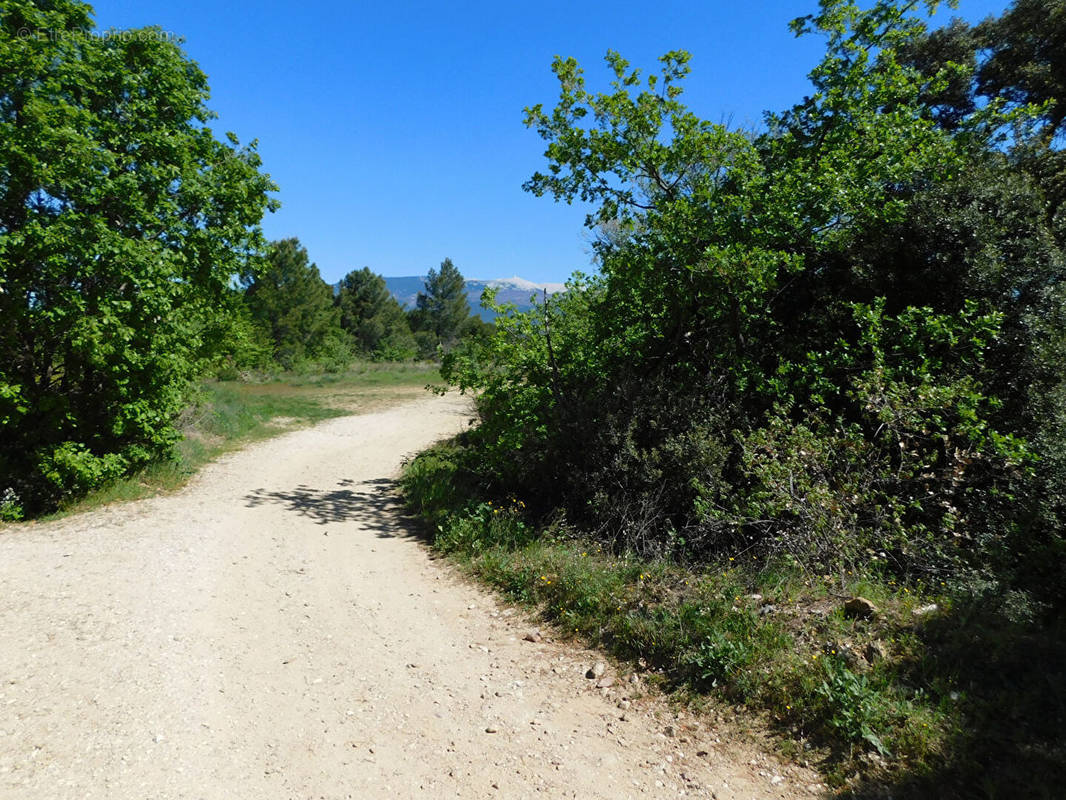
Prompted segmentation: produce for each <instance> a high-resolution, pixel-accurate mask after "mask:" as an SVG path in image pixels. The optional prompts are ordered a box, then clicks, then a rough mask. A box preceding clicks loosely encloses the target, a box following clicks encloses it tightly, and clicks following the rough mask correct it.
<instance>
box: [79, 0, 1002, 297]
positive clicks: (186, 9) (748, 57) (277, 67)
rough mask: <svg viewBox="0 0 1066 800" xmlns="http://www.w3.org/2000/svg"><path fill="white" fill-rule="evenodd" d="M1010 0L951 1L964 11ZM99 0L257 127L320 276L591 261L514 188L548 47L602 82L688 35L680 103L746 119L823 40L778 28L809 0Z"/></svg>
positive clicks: (802, 67)
mask: <svg viewBox="0 0 1066 800" xmlns="http://www.w3.org/2000/svg"><path fill="white" fill-rule="evenodd" d="M1006 5H1007V2H1006V0H962V3H961V5H960V8H959V11H958V12H957V14H958V15H959V16H962V17H964V18H967V19H971V20H974V19H980V18H982V17H984V16H986V15H987V14H990V13H999V12H1000V11H1002V9H1003V8H1004V7H1005V6H1006ZM94 6H95V8H96V19H97V23H98V25H99V26H100V27H101V28H110V27H115V28H129V27H140V26H144V25H159V26H160V27H162V28H163V29H164V30H167V31H171V32H173V33H176V34H179V35H181V36H183V37H185V43H184V48H185V50H186V52H187V53H188V54H189V55H190V56H191V57H192V58H193V59H195V60H196V61H197V62H199V64H200V66H201V67H202V68H203V70H204V71H205V72H206V73H207V74H208V76H209V78H210V82H211V87H212V99H211V103H210V105H211V107H212V108H213V109H214V110H215V111H216V112H218V114H219V115H220V119H219V121H218V124H217V127H218V129H219V130H220V131H227V130H231V131H233V132H235V133H236V134H237V135H238V136H239V137H240V138H241V141H242V142H244V141H248V140H250V139H253V138H257V139H258V140H259V147H260V152H261V154H262V156H263V160H264V169H265V170H266V171H268V172H269V173H270V174H271V175H272V176H273V178H274V180H275V181H276V182H277V184H278V185H279V186H280V192H279V194H278V198H279V199H280V200H281V203H282V208H281V210H280V211H278V212H276V213H275V214H272V215H268V217H267V218H266V219H265V220H264V224H263V227H264V229H265V231H266V233H267V235H268V236H269V237H271V238H275V239H276V238H282V237H285V236H298V237H299V238H300V240H301V241H302V242H303V243H304V245H306V247H307V248H308V251H309V253H310V255H311V258H312V260H314V261H315V262H316V263H317V264H318V266H319V268H320V269H321V271H322V275H323V277H324V278H326V280H329V281H335V280H337V279H339V278H340V277H341V276H342V275H344V274H345V273H346V272H347V271H349V270H350V269H357V268H360V267H363V266H369V267H370V268H371V269H373V270H374V271H376V272H380V273H382V274H385V275H419V274H425V273H426V272H427V271H428V270H429V269H430V268H431V267H435V266H437V265H438V264H439V263H440V261H441V260H442V259H443V258H444V257H445V256H448V257H450V258H451V259H452V260H453V261H454V262H455V264H456V265H457V266H458V267H459V269H460V270H461V271H462V272H463V274H465V275H466V276H467V277H470V278H498V277H506V276H511V275H516V274H517V275H520V276H522V277H524V278H528V279H530V280H536V281H561V280H564V279H565V278H566V276H568V275H569V274H570V273H571V272H572V271H574V270H575V269H586V270H587V269H588V267H589V256H588V244H587V237H586V235H585V233H584V229H583V227H582V222H583V219H584V210H582V209H580V208H578V207H568V206H566V205H558V204H556V203H554V202H553V201H552V200H551V199H550V198H535V197H533V196H531V195H527V194H526V193H524V192H523V191H522V189H521V185H522V182H523V181H524V180H526V179H527V178H528V177H529V176H530V175H531V174H532V173H533V172H534V171H536V170H537V169H540V168H542V166H543V164H544V159H543V155H542V154H543V151H544V143H543V142H542V141H541V139H540V138H539V137H538V136H537V135H536V133H535V132H534V131H532V130H528V129H526V128H525V127H524V125H523V124H522V118H523V114H522V109H523V108H524V107H525V106H527V105H532V104H535V103H538V102H541V103H544V104H545V106H546V107H549V108H550V107H551V106H552V104H553V103H554V100H555V97H556V95H557V88H556V84H555V80H554V77H553V76H552V74H551V72H550V69H549V67H550V64H551V60H552V58H553V56H555V55H556V54H558V55H563V56H574V57H575V58H577V59H578V61H579V62H580V63H581V64H582V66H583V67H584V68H585V72H586V76H587V78H588V80H589V84H590V86H591V87H592V88H600V87H603V86H604V85H605V84H606V68H605V67H604V65H603V56H604V54H605V53H606V51H607V50H608V49H609V48H611V49H615V50H618V51H619V52H620V53H621V54H622V55H623V56H624V57H625V58H627V59H628V60H629V61H630V62H631V63H632V64H633V65H634V66H641V67H647V68H654V67H655V66H656V58H657V57H658V56H660V55H662V54H663V53H665V52H667V51H668V50H673V49H678V48H681V49H685V50H689V51H690V52H691V53H692V54H693V60H692V64H691V66H692V69H693V74H692V75H691V76H690V78H689V79H688V81H687V89H686V93H685V98H686V102H687V103H688V105H689V107H690V108H691V109H692V110H694V111H695V112H696V113H697V114H699V115H700V116H702V117H704V118H706V119H710V120H712V121H716V122H717V121H728V120H731V121H732V122H733V123H735V124H738V125H744V124H748V125H752V124H758V123H759V122H760V121H761V119H762V112H763V111H764V110H766V109H775V110H779V109H783V108H786V107H788V106H789V105H791V104H792V103H793V102H795V101H796V100H798V99H799V98H801V97H802V95H803V94H804V93H805V92H806V91H807V88H808V86H809V84H808V83H807V80H806V77H805V76H806V73H807V72H808V71H809V70H810V68H811V67H812V66H814V64H815V63H816V62H817V60H818V57H819V55H820V52H821V41H820V40H818V39H816V38H813V37H805V38H803V39H799V40H797V39H796V38H795V37H793V36H792V34H791V33H790V32H789V31H788V27H787V23H788V21H789V20H790V19H792V18H793V17H796V16H799V15H802V14H806V13H810V12H811V11H813V10H814V8H815V7H816V0H748V2H746V3H741V4H737V3H735V2H723V1H721V0H704V2H676V1H675V0H665V2H662V3H659V4H658V5H655V6H653V5H652V4H651V3H649V2H646V1H645V2H640V3H637V2H630V1H629V0H613V1H612V2H598V1H597V2H574V1H573V0H567V1H565V2H557V1H556V0H549V2H533V3H510V2H502V1H498V2H494V3H470V2H448V3H416V2H406V1H405V0H393V2H386V3H353V2H326V1H325V0H318V1H316V0H305V1H304V2H300V3H292V2H290V3H278V2H269V1H267V2H256V3H251V2H238V1H231V2H227V3H220V2H218V0H193V1H192V2H173V0H170V1H169V2H163V1H162V0H100V2H96V3H94ZM948 18H949V12H946V11H941V12H940V14H939V15H938V20H942V21H947V19H948Z"/></svg>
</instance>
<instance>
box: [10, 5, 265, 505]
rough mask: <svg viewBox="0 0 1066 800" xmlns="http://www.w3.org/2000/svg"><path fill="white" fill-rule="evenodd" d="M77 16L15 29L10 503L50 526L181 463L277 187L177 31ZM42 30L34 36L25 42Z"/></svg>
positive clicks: (60, 11)
mask: <svg viewBox="0 0 1066 800" xmlns="http://www.w3.org/2000/svg"><path fill="white" fill-rule="evenodd" d="M90 14H91V9H90V7H89V6H88V5H86V4H84V3H80V2H74V1H73V0H58V1H57V2H49V3H37V2H23V1H22V0H12V2H7V3H5V6H4V10H3V14H2V17H0V63H2V64H3V69H2V70H0V320H3V324H2V326H0V494H3V496H4V498H5V501H4V505H3V508H4V512H3V513H4V514H5V515H6V516H9V517H10V516H16V515H18V514H19V513H22V512H37V511H40V510H42V509H46V508H49V507H51V506H54V505H55V503H56V502H57V501H58V500H60V499H61V498H62V497H64V496H65V495H67V494H70V493H73V492H79V491H82V490H84V489H86V488H88V487H90V486H93V485H95V484H97V483H99V482H101V481H103V480H106V479H108V478H111V477H114V476H116V475H119V474H121V473H123V472H126V471H128V470H129V469H131V468H133V467H135V466H137V465H139V464H142V463H144V462H145V461H146V460H148V459H150V458H151V457H153V456H155V455H157V454H159V453H162V452H165V451H166V450H167V449H168V448H169V447H170V445H171V444H172V443H173V442H174V440H175V438H176V436H177V434H176V432H175V430H174V427H173V425H172V424H171V423H172V419H173V417H174V415H175V414H176V412H177V411H178V410H179V409H180V407H181V404H182V392H183V387H184V385H185V382H186V380H187V379H188V378H189V377H190V375H192V374H193V372H194V371H195V369H196V368H197V365H198V363H199V362H200V361H201V359H203V358H204V357H205V356H206V353H205V350H204V345H205V340H204V338H203V336H204V332H205V331H209V330H210V329H211V327H212V326H211V324H210V320H211V318H212V317H214V315H215V314H216V310H215V309H216V308H217V307H219V306H220V305H225V303H224V299H225V296H226V293H227V291H228V288H229V283H230V281H231V277H232V276H233V275H234V274H235V273H236V272H238V270H239V269H240V268H241V266H242V265H243V264H244V263H245V261H246V259H247V258H248V257H249V254H250V253H253V252H255V251H256V249H257V248H258V247H259V235H258V230H257V227H256V226H257V224H258V222H259V221H260V219H261V217H262V214H263V212H264V210H265V209H266V208H267V207H268V206H269V205H270V201H269V199H268V197H267V193H268V191H270V190H271V189H272V188H273V185H272V184H271V182H270V180H269V178H268V177H267V176H266V175H264V174H262V173H260V172H259V166H260V161H259V158H258V156H257V155H256V153H255V151H254V149H251V148H244V149H239V148H238V147H237V146H236V140H235V139H233V138H232V137H231V140H230V142H229V143H224V142H220V141H218V140H217V139H215V137H214V135H213V134H212V132H211V129H210V128H209V127H208V122H209V120H210V118H211V116H212V115H211V113H210V112H209V111H208V110H207V108H206V106H205V101H206V99H207V96H208V87H207V79H206V77H205V76H204V74H203V73H202V72H201V71H200V69H199V68H198V67H197V66H196V64H194V63H193V62H191V61H190V60H189V59H188V58H187V57H186V56H185V54H184V53H183V52H182V51H181V49H180V48H179V47H178V45H177V44H176V43H174V42H172V41H170V40H168V39H167V37H166V36H165V35H164V34H163V32H162V31H159V30H157V29H152V28H146V29H143V30H140V31H126V32H125V35H123V36H120V37H119V36H115V37H95V36H90V35H87V34H86V31H88V30H90V29H91V28H92V19H91V16H90ZM27 30H28V31H33V32H36V35H31V36H26V35H25V33H24V32H25V31H27Z"/></svg>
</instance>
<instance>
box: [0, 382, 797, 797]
mask: <svg viewBox="0 0 1066 800" xmlns="http://www.w3.org/2000/svg"><path fill="white" fill-rule="evenodd" d="M466 416H467V415H466V406H465V404H464V403H463V402H462V401H461V400H460V399H457V398H454V397H449V398H425V399H420V400H417V401H415V402H407V403H404V404H403V405H400V406H396V407H393V408H390V409H387V410H385V411H380V412H376V413H372V414H366V415H363V416H357V417H346V418H342V419H337V420H332V421H330V422H327V423H324V424H321V425H319V426H317V427H315V428H312V429H308V430H303V431H297V432H294V433H290V434H286V435H284V436H281V437H279V438H277V439H274V440H271V441H268V442H265V443H262V444H258V445H255V446H253V447H251V448H249V449H247V450H244V451H242V452H239V453H236V454H233V455H230V456H227V457H225V458H223V459H222V460H220V461H218V462H217V463H215V464H212V465H210V466H208V467H207V468H206V469H205V470H204V471H203V472H202V473H201V474H200V475H199V476H198V477H197V478H196V479H195V480H194V481H193V482H192V484H191V485H189V486H188V487H187V488H186V489H185V490H183V491H181V492H179V493H176V494H173V495H169V496H165V497H158V498H154V499H150V500H145V501H139V502H135V503H129V504H126V505H119V506H113V507H108V508H105V509H103V510H100V511H94V512H91V513H86V514H82V515H79V516H76V517H72V518H69V519H66V520H61V521H59V522H54V523H48V524H39V525H24V526H12V527H9V528H7V529H5V531H4V532H2V533H0V637H2V639H0V641H2V647H0V798H5V800H6V799H7V798H10V799H11V800H14V799H15V798H19V800H31V799H33V798H42V799H44V798H47V800H59V798H78V800H86V799H87V798H108V800H110V799H111V798H120V799H121V798H137V799H138V800H141V799H142V798H204V799H205V800H206V799H208V798H211V799H213V798H220V799H222V798H225V799H226V800H232V799H234V798H256V800H260V799H262V798H326V799H328V800H332V799H333V798H378V797H388V798H406V797H418V796H425V797H452V796H462V797H501V798H511V797H516V798H517V797H552V798H555V797H577V798H611V799H612V800H615V799H616V798H624V797H677V796H679V795H683V796H690V797H717V798H729V797H738V798H752V797H757V798H763V797H794V796H795V797H810V796H812V795H811V793H809V790H808V789H807V788H806V786H807V785H808V784H810V783H811V782H812V781H814V780H816V778H815V777H814V776H812V775H810V774H809V773H806V772H803V771H800V770H797V769H795V768H787V769H785V768H782V767H780V766H777V765H775V764H774V762H773V761H772V760H770V759H767V758H765V757H763V756H757V755H754V754H753V753H751V752H749V751H745V750H744V749H743V748H736V747H734V746H733V745H731V744H730V743H728V742H720V741H716V739H720V738H721V734H720V732H716V731H715V729H714V728H713V726H711V725H709V724H708V723H706V722H702V723H695V724H694V723H691V722H690V721H689V720H687V719H682V720H680V721H679V720H677V719H675V718H674V717H673V716H670V715H669V714H668V713H667V712H666V711H664V710H663V709H662V708H661V707H658V706H656V705H655V704H654V703H650V702H640V701H638V702H636V703H635V704H634V707H633V708H630V709H628V710H626V711H623V710H622V709H620V708H619V703H622V705H623V706H624V705H626V703H625V702H623V700H624V698H625V697H626V696H627V694H632V693H634V690H635V687H634V686H633V685H632V684H629V683H627V682H625V681H623V680H622V678H621V676H619V681H618V683H617V684H616V686H614V687H612V688H609V689H596V688H595V687H594V685H593V684H594V682H593V681H589V680H587V679H586V678H585V677H584V671H585V670H586V669H587V668H588V667H589V666H590V664H591V663H592V662H593V661H595V660H596V657H595V655H594V654H590V653H583V652H580V651H575V650H573V649H572V648H570V647H567V646H564V645H561V644H553V643H547V642H541V643H532V642H527V641H523V638H522V637H523V634H524V633H526V632H527V631H528V630H529V623H528V622H526V621H522V620H521V618H520V617H521V615H520V614H517V613H514V612H512V611H511V610H510V609H507V608H505V607H504V606H502V605H498V604H497V603H496V601H494V600H493V599H492V598H491V596H490V595H487V594H486V593H484V592H482V591H481V590H478V589H476V588H475V587H471V586H469V585H467V584H466V583H465V582H464V581H462V580H461V579H459V578H457V577H455V575H454V574H453V573H452V572H451V571H450V570H449V568H448V567H447V566H445V565H443V564H441V563H438V562H435V561H433V560H432V558H431V557H430V554H429V553H428V551H427V550H426V549H425V548H424V547H423V546H422V545H421V544H420V543H419V542H418V540H417V538H416V537H415V536H414V535H413V534H412V532H411V528H410V526H409V525H408V524H407V523H405V522H404V521H403V520H402V519H401V517H400V516H399V514H398V511H397V508H396V506H395V501H394V498H393V495H392V490H391V478H393V477H394V476H395V473H396V470H397V467H398V465H399V464H400V461H401V459H402V458H403V457H404V456H405V455H408V454H411V453H413V452H415V451H417V450H418V449H420V448H422V447H424V446H425V445H427V444H429V443H430V442H432V441H434V440H435V439H437V438H440V437H441V436H444V435H447V434H449V433H451V432H454V431H456V430H459V429H460V428H461V427H462V426H463V425H465V423H466ZM749 762H750V763H749ZM712 792H713V794H712Z"/></svg>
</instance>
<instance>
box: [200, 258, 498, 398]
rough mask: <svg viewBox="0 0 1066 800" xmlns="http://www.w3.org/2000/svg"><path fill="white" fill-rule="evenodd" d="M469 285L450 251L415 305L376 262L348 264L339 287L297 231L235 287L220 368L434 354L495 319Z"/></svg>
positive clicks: (329, 367)
mask: <svg viewBox="0 0 1066 800" xmlns="http://www.w3.org/2000/svg"><path fill="white" fill-rule="evenodd" d="M464 284H465V280H464V278H463V276H462V274H461V273H460V272H459V270H458V268H456V266H455V265H454V264H453V263H452V261H451V259H450V258H446V259H444V261H443V262H441V265H440V268H439V269H431V270H429V275H428V277H427V278H426V287H425V291H424V292H419V293H418V296H417V299H416V302H415V307H414V308H413V309H410V310H407V309H404V308H403V307H402V306H401V305H400V304H399V302H398V301H397V300H396V298H394V297H393V296H392V294H391V293H390V292H389V290H388V288H387V287H386V284H385V279H384V278H383V277H382V276H380V275H378V274H375V273H374V272H372V271H371V270H370V268H369V267H363V268H362V269H359V270H353V271H352V272H349V273H348V274H347V275H345V276H344V278H342V279H341V281H340V283H339V284H338V286H337V287H336V289H334V287H332V286H330V285H329V284H327V283H326V282H325V281H324V280H323V279H322V276H321V275H320V274H319V271H318V267H317V266H316V265H315V264H313V263H312V262H311V261H310V259H309V256H308V253H307V250H306V248H304V247H303V246H302V245H301V244H300V242H299V240H298V239H295V238H293V239H284V240H281V241H277V242H273V243H271V244H270V246H269V247H268V248H267V250H266V254H265V257H264V258H262V259H259V260H257V261H255V262H253V263H252V264H251V266H250V268H249V269H247V270H245V271H244V272H242V273H241V275H240V279H239V286H237V287H235V288H233V289H232V290H231V303H232V313H231V315H230V316H229V318H228V320H227V324H228V330H227V334H228V336H227V338H228V345H227V346H226V347H224V348H222V349H221V350H220V352H219V353H218V358H217V360H216V365H215V369H216V372H217V373H218V374H219V375H220V376H221V377H235V376H236V375H238V374H239V373H240V372H241V371H242V370H251V371H256V370H271V369H278V368H281V369H285V370H300V369H321V370H325V371H337V370H339V369H343V368H344V367H346V366H347V365H348V364H350V363H351V362H352V361H353V360H355V359H363V360H372V361H406V360H410V359H415V358H418V359H425V360H429V359H436V358H438V357H439V355H440V354H441V353H443V352H446V351H448V350H450V349H451V348H453V347H454V346H455V345H456V344H457V343H458V342H459V341H460V340H461V339H463V338H469V337H477V336H482V335H484V334H485V331H486V330H487V329H489V328H490V327H491V326H489V325H488V324H487V323H484V322H482V321H481V318H480V317H478V316H475V315H472V314H471V311H470V304H469V302H468V301H467V298H466V293H465V292H464Z"/></svg>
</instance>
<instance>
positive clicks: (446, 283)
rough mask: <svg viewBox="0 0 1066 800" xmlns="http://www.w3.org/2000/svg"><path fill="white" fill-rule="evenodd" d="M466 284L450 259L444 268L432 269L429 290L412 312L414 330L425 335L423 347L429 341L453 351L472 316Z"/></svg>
mask: <svg viewBox="0 0 1066 800" xmlns="http://www.w3.org/2000/svg"><path fill="white" fill-rule="evenodd" d="M465 285H466V281H465V280H464V278H463V276H462V273H460V272H459V270H458V268H456V266H455V264H453V263H452V260H451V259H450V258H445V259H444V260H443V261H442V262H441V264H440V269H439V270H435V269H431V270H430V271H429V275H428V276H427V278H426V291H425V292H419V293H418V298H417V300H416V301H415V309H414V311H413V312H412V315H411V319H412V328H414V329H415V331H416V333H417V332H422V333H423V334H428V336H426V335H423V336H422V338H421V341H422V343H423V345H422V347H423V349H425V344H426V343H427V342H428V343H429V344H430V345H431V346H432V347H433V348H434V349H435V348H436V347H437V346H438V345H439V346H441V347H443V348H444V349H445V350H448V349H450V348H451V347H452V346H453V345H454V344H455V342H456V340H457V339H458V337H459V331H460V326H461V325H462V324H463V321H464V320H465V319H466V318H467V317H468V316H470V302H469V301H468V300H467V299H466V291H465Z"/></svg>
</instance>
